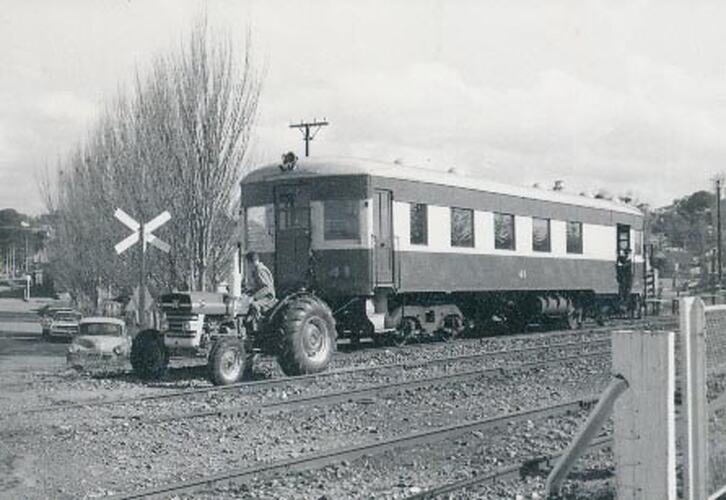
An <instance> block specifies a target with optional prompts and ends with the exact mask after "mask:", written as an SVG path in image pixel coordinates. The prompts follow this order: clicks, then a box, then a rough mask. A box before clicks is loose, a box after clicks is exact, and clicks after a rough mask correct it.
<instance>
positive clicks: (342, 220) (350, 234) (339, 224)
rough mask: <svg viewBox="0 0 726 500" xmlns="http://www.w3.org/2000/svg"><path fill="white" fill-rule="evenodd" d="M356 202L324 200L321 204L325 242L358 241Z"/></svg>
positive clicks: (358, 221)
mask: <svg viewBox="0 0 726 500" xmlns="http://www.w3.org/2000/svg"><path fill="white" fill-rule="evenodd" d="M359 211H360V206H359V202H358V200H326V201H325V202H324V204H323V223H324V231H323V233H324V235H325V239H326V240H356V241H359V240H360V217H359Z"/></svg>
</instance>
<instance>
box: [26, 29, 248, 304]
mask: <svg viewBox="0 0 726 500" xmlns="http://www.w3.org/2000/svg"><path fill="white" fill-rule="evenodd" d="M261 80H262V78H261V73H260V72H259V71H257V69H256V65H255V63H254V62H253V60H252V50H251V43H250V36H249V34H248V36H247V38H246V43H245V44H244V47H243V49H242V50H241V51H239V50H237V49H236V47H235V46H234V44H233V43H232V42H231V41H230V40H229V39H224V38H220V37H216V36H213V35H212V34H211V33H210V28H209V26H208V24H207V22H206V20H205V19H204V20H201V21H199V22H197V23H196V24H194V26H193V27H192V29H191V31H190V34H189V36H188V37H187V38H185V39H184V40H183V42H182V43H181V44H180V45H179V46H178V48H177V49H176V50H173V51H170V52H167V53H164V54H159V55H157V56H156V57H154V58H153V60H152V61H151V64H150V67H149V70H148V71H147V72H145V73H143V74H141V73H137V75H136V78H135V79H134V82H133V84H132V85H131V86H130V88H129V89H127V90H125V91H119V93H118V95H117V96H116V98H115V99H114V100H113V102H111V103H109V104H108V105H107V106H106V108H105V110H104V111H103V113H102V114H101V116H100V118H99V119H98V121H97V122H96V124H95V125H94V126H93V128H92V129H91V130H90V131H89V133H88V136H87V138H86V140H85V141H82V142H81V143H79V144H78V145H77V147H76V148H75V149H74V150H73V151H72V153H70V154H69V155H67V156H66V157H64V158H62V159H61V160H60V161H59V163H58V165H57V168H54V169H52V171H50V170H49V171H48V172H46V174H45V175H44V176H42V178H41V179H40V188H41V192H42V193H43V196H44V200H45V203H46V205H47V209H48V211H49V212H50V213H52V214H53V215H54V219H55V235H54V238H53V240H52V241H51V242H49V253H50V255H51V257H52V265H51V271H52V273H53V275H54V278H55V280H56V283H60V284H62V286H64V287H65V288H67V289H68V290H69V291H71V292H72V293H73V294H75V295H76V296H77V297H86V298H93V297H94V295H95V293H96V290H97V289H98V288H107V287H109V286H112V287H115V288H116V289H122V290H123V289H125V290H130V289H131V288H132V287H133V286H135V285H136V283H138V277H139V271H138V260H137V252H138V250H137V249H135V247H132V249H131V250H128V251H127V252H126V253H124V254H122V255H120V256H118V255H116V254H115V252H114V249H113V247H114V245H115V244H116V243H117V242H118V241H120V240H121V239H123V238H124V237H126V236H127V235H128V234H129V230H128V229H127V228H125V227H124V226H122V225H121V224H120V223H118V222H117V221H116V220H115V219H114V217H113V213H114V211H115V209H116V208H122V209H123V210H124V211H126V212H127V213H129V214H130V215H132V217H134V218H135V219H136V220H139V221H148V220H149V219H151V218H153V217H154V216H156V215H157V214H159V213H160V212H162V211H164V210H168V211H169V212H170V213H171V215H172V219H171V221H170V222H168V223H167V224H166V225H165V226H163V227H162V228H160V229H159V230H157V231H156V232H155V234H156V235H157V236H159V237H160V238H162V239H164V240H165V241H167V242H168V243H169V244H170V245H171V251H170V252H169V253H168V254H163V253H161V252H158V251H156V250H150V251H147V262H148V266H147V267H148V270H149V271H148V283H149V286H150V288H151V289H152V292H159V291H162V290H165V289H169V288H171V287H178V286H182V285H184V286H187V287H189V288H190V289H193V290H203V289H208V288H210V287H213V286H215V285H216V284H217V283H219V282H220V281H222V280H224V279H225V277H226V274H227V273H228V270H229V268H230V262H231V261H230V259H231V256H232V253H233V250H234V248H235V245H234V241H235V237H236V234H235V232H236V217H237V213H238V211H239V199H238V194H239V189H238V183H239V180H240V178H241V175H242V173H243V171H244V169H245V166H246V164H247V159H248V156H249V145H250V138H251V134H252V130H253V123H254V119H255V116H256V112H257V107H258V102H259V96H260V89H261Z"/></svg>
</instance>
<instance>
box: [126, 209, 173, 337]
mask: <svg viewBox="0 0 726 500" xmlns="http://www.w3.org/2000/svg"><path fill="white" fill-rule="evenodd" d="M113 215H114V217H116V218H117V219H118V220H119V221H120V222H121V223H122V224H123V225H124V226H126V227H128V228H129V229H131V231H132V232H131V234H130V235H128V236H127V237H126V238H124V239H123V240H121V241H120V242H118V243H116V245H115V246H114V249H115V250H116V253H117V254H119V255H121V254H122V253H123V252H125V251H126V250H128V249H129V248H131V247H132V246H134V245H135V244H136V243H139V268H140V276H139V304H138V307H139V310H138V313H139V325H140V327H141V328H144V327H145V326H146V317H145V314H146V244H147V243H148V244H149V245H152V246H155V247H156V248H158V249H159V250H161V251H162V252H164V253H168V252H169V250H170V249H171V247H169V244H168V243H166V242H165V241H163V240H161V239H159V238H158V237H156V236H154V234H153V231H155V230H157V229H159V228H160V227H161V226H163V225H164V224H166V223H167V222H169V219H171V214H170V213H169V212H168V211H166V210H164V211H163V212H161V213H160V214H159V215H157V216H156V217H154V218H153V219H151V220H150V221H149V222H147V223H143V222H141V223H139V222H138V221H136V220H135V219H134V218H133V217H131V216H130V215H129V214H127V213H126V212H124V211H123V210H121V209H120V208H117V209H116V211H115V212H114V214H113Z"/></svg>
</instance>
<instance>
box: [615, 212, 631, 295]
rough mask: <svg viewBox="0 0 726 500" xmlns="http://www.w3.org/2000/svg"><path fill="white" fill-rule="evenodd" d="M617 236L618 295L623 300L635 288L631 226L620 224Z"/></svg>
mask: <svg viewBox="0 0 726 500" xmlns="http://www.w3.org/2000/svg"><path fill="white" fill-rule="evenodd" d="M617 235H618V236H617V237H618V248H617V254H616V255H617V261H616V263H615V267H616V278H617V281H618V294H619V295H620V297H621V298H626V297H628V296H629V295H630V292H631V289H632V287H633V265H632V257H633V256H632V255H631V253H630V251H631V245H630V226H629V225H627V224H618V227H617Z"/></svg>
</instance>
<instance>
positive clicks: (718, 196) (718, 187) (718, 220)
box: [716, 179, 723, 288]
mask: <svg viewBox="0 0 726 500" xmlns="http://www.w3.org/2000/svg"><path fill="white" fill-rule="evenodd" d="M716 245H717V246H716V249H717V251H718V287H719V288H720V287H721V283H722V280H721V278H722V277H723V276H722V272H721V179H716Z"/></svg>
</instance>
